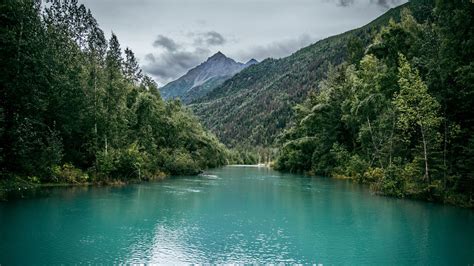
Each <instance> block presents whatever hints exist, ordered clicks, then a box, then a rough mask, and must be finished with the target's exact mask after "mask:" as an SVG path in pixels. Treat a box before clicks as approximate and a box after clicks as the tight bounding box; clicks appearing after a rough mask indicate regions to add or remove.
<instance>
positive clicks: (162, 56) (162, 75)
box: [143, 31, 225, 85]
mask: <svg viewBox="0 0 474 266" xmlns="http://www.w3.org/2000/svg"><path fill="white" fill-rule="evenodd" d="M190 37H191V39H192V40H191V42H190V43H191V44H188V45H186V43H178V42H176V41H175V40H174V39H172V38H170V37H168V36H164V35H158V38H157V39H156V40H155V41H154V42H153V46H154V47H161V48H164V51H162V52H161V53H158V54H154V53H148V54H146V55H145V64H144V66H143V70H144V71H145V72H147V73H149V74H150V75H152V76H153V77H155V79H156V80H157V81H158V83H160V84H162V85H163V84H166V83H168V82H170V81H172V80H175V79H176V78H178V77H180V76H182V75H184V74H185V73H186V72H187V71H188V70H189V69H191V68H193V67H195V66H197V65H198V64H200V63H201V62H203V61H204V60H205V59H206V58H207V57H208V56H209V55H210V53H211V51H210V50H209V49H208V48H207V47H208V46H214V45H219V44H221V43H224V42H225V39H224V37H223V36H222V35H221V34H219V33H217V32H215V31H210V32H206V33H199V34H193V35H192V36H190Z"/></svg>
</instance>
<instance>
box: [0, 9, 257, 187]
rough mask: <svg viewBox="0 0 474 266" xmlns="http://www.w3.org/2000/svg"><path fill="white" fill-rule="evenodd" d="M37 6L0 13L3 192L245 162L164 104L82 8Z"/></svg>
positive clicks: (179, 109)
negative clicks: (51, 184) (6, 189)
mask: <svg viewBox="0 0 474 266" xmlns="http://www.w3.org/2000/svg"><path fill="white" fill-rule="evenodd" d="M40 2H41V1H36V2H35V1H28V0H24V1H2V4H1V5H0V12H1V14H2V16H1V17H0V23H1V25H2V27H1V29H2V31H1V33H0V42H1V44H0V49H1V53H0V54H1V57H0V65H1V66H2V71H0V84H1V87H2V90H1V94H2V95H1V99H0V101H1V105H0V120H1V123H0V125H1V127H0V136H1V142H2V146H1V150H0V169H1V177H0V184H2V185H3V186H8V185H12V184H13V185H14V186H26V185H27V184H35V183H100V182H114V181H117V180H122V181H124V180H125V181H126V180H151V179H160V178H163V176H165V175H177V174H196V173H198V172H200V171H201V170H202V169H206V168H210V167H217V166H221V165H224V164H228V163H232V162H236V163H243V162H244V160H248V158H246V157H245V156H243V155H245V153H244V152H242V151H230V150H228V149H227V148H226V147H225V146H224V145H223V144H221V143H220V142H219V141H218V140H217V138H216V137H215V136H214V135H213V134H211V133H209V132H208V131H207V130H205V129H203V127H202V126H201V125H200V123H199V122H198V120H197V119H196V118H195V117H194V116H193V115H192V114H191V112H190V111H189V110H187V108H185V107H184V106H182V105H181V103H180V102H179V101H167V102H165V101H163V100H162V99H161V97H160V95H159V93H158V90H157V85H156V83H155V82H154V81H153V80H152V79H151V78H150V77H149V76H147V75H145V74H143V73H142V70H141V69H140V66H139V65H138V63H137V59H136V58H135V55H134V53H133V52H132V51H131V50H130V49H129V48H125V50H123V49H122V48H121V46H120V43H119V41H118V38H117V36H116V35H115V34H113V33H112V34H111V38H110V39H109V40H106V38H105V34H104V32H103V31H102V30H101V29H100V27H99V26H98V23H97V21H96V20H95V19H94V17H93V16H92V14H91V12H90V10H88V9H87V8H86V7H85V6H84V5H79V4H78V2H77V1H75V0H72V1H53V2H51V3H48V4H45V5H44V4H43V5H41V3H40ZM242 158H243V159H242Z"/></svg>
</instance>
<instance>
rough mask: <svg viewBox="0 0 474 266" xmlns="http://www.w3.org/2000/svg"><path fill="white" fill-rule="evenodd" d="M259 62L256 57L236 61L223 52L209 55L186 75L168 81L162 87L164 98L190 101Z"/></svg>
mask: <svg viewBox="0 0 474 266" xmlns="http://www.w3.org/2000/svg"><path fill="white" fill-rule="evenodd" d="M256 63H258V62H257V61H256V60H255V59H252V60H250V61H249V62H247V63H246V64H243V63H239V62H235V61H234V60H233V59H231V58H228V57H226V56H225V55H224V54H222V53H221V52H218V53H216V54H214V55H213V56H211V57H209V58H208V59H207V61H206V62H204V63H202V64H200V65H199V66H197V67H195V68H193V69H191V70H189V71H188V73H186V74H185V75H184V76H182V77H180V78H179V79H177V80H175V81H172V82H170V83H168V84H167V85H166V86H164V87H162V88H161V89H160V93H161V96H162V97H163V98H164V99H171V98H181V100H182V101H183V102H190V101H192V100H195V99H198V98H200V97H202V96H204V95H205V94H206V93H207V92H209V91H211V90H212V89H214V88H216V87H217V86H219V85H221V84H222V83H224V81H225V80H227V79H229V78H231V77H232V76H233V75H235V74H236V73H238V72H240V71H241V70H242V69H244V68H246V67H248V66H250V65H253V64H256Z"/></svg>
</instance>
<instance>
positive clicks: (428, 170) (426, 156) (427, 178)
mask: <svg viewBox="0 0 474 266" xmlns="http://www.w3.org/2000/svg"><path fill="white" fill-rule="evenodd" d="M421 138H422V140H423V155H424V159H425V179H426V180H427V181H428V185H431V178H430V168H429V166H428V150H427V143H426V138H425V130H424V128H423V125H421Z"/></svg>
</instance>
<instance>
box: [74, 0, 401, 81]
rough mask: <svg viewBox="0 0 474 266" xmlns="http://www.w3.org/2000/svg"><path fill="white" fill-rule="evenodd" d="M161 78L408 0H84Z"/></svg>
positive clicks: (265, 49) (305, 40)
mask: <svg viewBox="0 0 474 266" xmlns="http://www.w3.org/2000/svg"><path fill="white" fill-rule="evenodd" d="M80 2H81V3H84V4H85V5H86V7H88V8H90V9H91V10H92V13H93V14H94V17H95V18H96V19H97V21H98V22H99V24H100V26H101V28H102V29H103V30H104V32H105V33H106V34H107V37H109V36H110V33H111V32H112V31H113V32H114V33H115V34H116V35H117V36H118V38H119V41H120V43H121V46H122V48H123V49H124V48H125V47H127V46H128V47H130V48H131V49H132V50H133V51H134V52H135V54H136V55H137V58H138V59H139V61H140V64H141V66H142V68H143V69H144V70H145V72H147V73H149V74H150V75H151V76H152V77H153V78H154V79H155V80H156V81H157V82H158V83H159V84H160V85H163V84H166V83H167V82H169V81H171V80H174V79H176V78H178V77H179V76H181V75H183V74H185V73H186V72H187V70H189V69H190V68H192V67H194V66H196V65H198V64H199V63H201V62H202V61H204V60H206V59H207V58H208V57H209V56H211V55H212V54H214V53H216V52H217V51H221V52H222V53H224V54H225V55H227V56H228V57H231V58H233V59H235V60H236V61H240V62H246V61H248V60H249V59H251V58H255V59H257V60H259V61H261V60H263V59H265V58H268V57H273V58H280V57H284V56H288V55H290V54H291V53H293V52H295V51H297V50H298V49H299V48H302V47H305V46H307V45H309V44H311V43H314V42H315V41H317V40H319V39H322V38H325V37H329V36H331V35H335V34H338V33H342V32H345V31H347V30H350V29H353V28H356V27H360V26H362V25H364V24H366V23H368V22H370V21H371V20H373V19H375V18H376V17H378V16H379V15H381V14H383V13H384V12H385V11H387V10H388V9H389V8H390V7H393V6H397V5H400V4H402V3H404V2H406V0H80Z"/></svg>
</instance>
